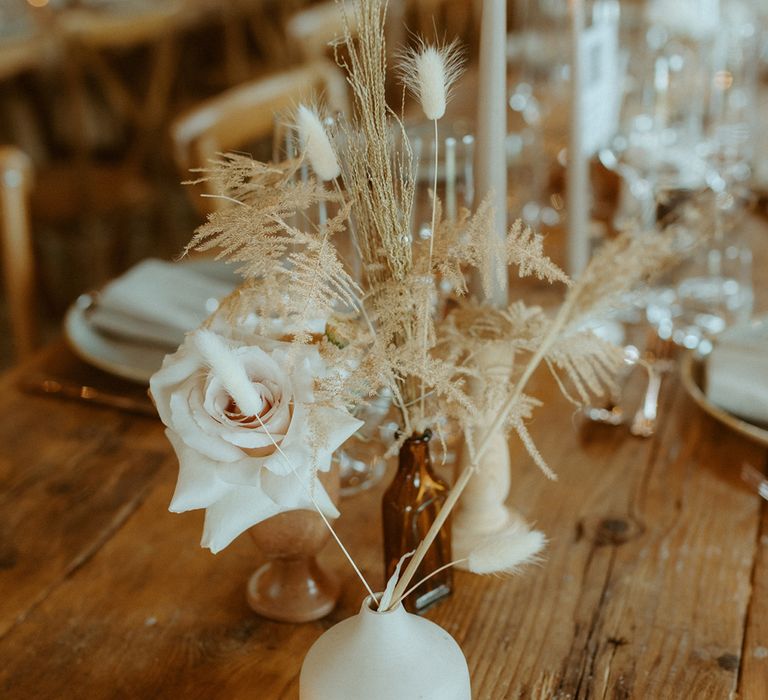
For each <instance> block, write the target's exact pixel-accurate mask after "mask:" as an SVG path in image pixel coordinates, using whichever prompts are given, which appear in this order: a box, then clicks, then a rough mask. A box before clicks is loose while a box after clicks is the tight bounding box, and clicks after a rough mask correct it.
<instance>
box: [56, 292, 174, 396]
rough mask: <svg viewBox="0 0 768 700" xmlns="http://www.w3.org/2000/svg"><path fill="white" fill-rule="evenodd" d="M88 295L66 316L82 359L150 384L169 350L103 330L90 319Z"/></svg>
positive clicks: (73, 345) (71, 341)
mask: <svg viewBox="0 0 768 700" xmlns="http://www.w3.org/2000/svg"><path fill="white" fill-rule="evenodd" d="M89 305H90V297H89V296H88V295H83V296H81V297H80V298H79V299H78V300H77V302H75V304H74V305H73V306H71V307H70V309H69V311H67V315H66V316H65V317H64V336H65V337H66V339H67V342H68V343H69V346H70V347H71V348H72V351H73V352H74V353H75V355H77V356H78V357H79V358H80V359H81V360H83V361H85V362H87V363H88V364H91V365H93V366H94V367H98V368H99V369H101V370H104V371H105V372H109V373H110V374H114V375H116V376H118V377H122V378H123V379H129V380H131V381H133V382H138V383H141V384H148V383H149V378H150V377H151V376H152V375H153V374H154V373H155V372H156V371H157V370H158V369H160V365H161V364H162V363H163V358H164V357H165V355H166V353H167V352H172V350H170V349H169V350H163V349H162V348H159V347H152V346H146V345H141V344H140V343H132V342H130V341H128V340H123V339H120V338H115V337H110V336H106V335H103V334H102V333H99V332H98V331H97V330H96V329H95V328H94V327H93V326H92V325H91V324H90V323H89V321H88V318H87V314H86V310H87V308H88V306H89Z"/></svg>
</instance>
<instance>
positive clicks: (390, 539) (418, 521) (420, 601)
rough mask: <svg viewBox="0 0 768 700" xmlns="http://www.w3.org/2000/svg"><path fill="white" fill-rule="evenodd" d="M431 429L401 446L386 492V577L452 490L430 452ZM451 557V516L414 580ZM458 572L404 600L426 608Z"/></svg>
mask: <svg viewBox="0 0 768 700" xmlns="http://www.w3.org/2000/svg"><path fill="white" fill-rule="evenodd" d="M431 437H432V433H431V431H429V430H427V431H425V432H424V433H423V434H416V435H412V436H411V437H409V438H408V439H407V440H406V441H405V442H404V443H403V446H402V447H401V448H400V455H399V459H398V467H397V474H396V475H395V478H394V480H393V481H392V483H391V484H390V486H389V488H388V489H387V490H386V492H385V493H384V499H383V501H382V518H383V526H384V567H385V573H386V580H388V579H389V577H390V576H391V575H392V574H393V573H394V570H395V567H396V566H397V562H398V561H399V560H400V557H402V556H403V554H406V553H407V552H411V551H413V550H414V549H416V547H417V546H418V544H419V542H421V540H422V539H424V536H425V535H426V534H427V531H428V530H429V528H430V525H432V523H433V522H434V520H435V518H436V517H437V514H438V512H440V509H441V508H442V507H443V503H445V499H446V497H447V496H448V490H449V489H448V485H447V484H446V483H445V482H444V481H443V480H442V479H440V478H439V477H438V476H437V475H436V474H435V473H434V472H433V471H432V460H431V458H430V454H429V440H430V438H431ZM450 561H451V526H450V522H446V523H445V524H444V525H443V527H442V528H441V529H440V532H439V534H438V536H437V538H436V539H435V541H434V542H433V544H432V546H431V547H430V548H429V551H428V552H427V555H426V556H425V557H424V560H423V561H422V562H421V564H420V566H419V568H418V570H417V572H416V575H415V576H414V578H413V579H412V582H413V583H416V582H418V581H420V580H421V579H422V578H424V577H425V576H427V575H428V574H431V573H432V572H433V571H436V570H437V569H439V568H440V567H441V566H443V565H445V564H448V563H449V562H450ZM452 582H453V574H452V570H451V569H450V568H448V569H446V570H445V571H441V572H440V573H439V574H436V575H435V576H433V577H432V578H430V579H429V580H428V581H427V582H426V583H423V584H422V585H421V586H419V588H417V589H416V591H414V592H413V593H412V594H411V595H410V596H408V598H406V599H405V601H404V604H405V607H406V609H407V610H409V611H410V612H423V611H424V610H426V609H427V608H428V607H430V606H431V605H433V604H434V603H436V602H437V601H438V600H441V599H442V598H444V597H446V596H448V595H450V593H451V587H452Z"/></svg>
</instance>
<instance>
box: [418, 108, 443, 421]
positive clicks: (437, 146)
mask: <svg viewBox="0 0 768 700" xmlns="http://www.w3.org/2000/svg"><path fill="white" fill-rule="evenodd" d="M434 123H435V175H434V179H433V181H432V223H431V225H430V229H429V261H428V263H427V278H428V279H429V278H431V277H432V251H433V249H434V246H435V234H436V233H437V232H436V231H435V226H436V225H437V170H438V167H439V165H440V141H439V140H438V129H437V119H435V120H434ZM428 345H429V299H427V303H426V304H425V305H424V373H423V374H422V377H421V418H422V420H423V419H424V417H425V416H426V414H427V411H426V409H425V400H426V393H425V386H424V375H425V374H426V373H427V353H428V351H429V347H428Z"/></svg>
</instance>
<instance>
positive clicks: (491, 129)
mask: <svg viewBox="0 0 768 700" xmlns="http://www.w3.org/2000/svg"><path fill="white" fill-rule="evenodd" d="M480 24H481V26H480V74H479V76H478V96H477V102H478V107H477V129H476V130H477V137H476V140H475V178H476V185H475V203H476V204H480V202H482V201H483V200H484V199H485V198H486V197H487V196H488V195H489V194H490V193H493V197H494V200H493V203H494V209H495V212H496V218H495V225H494V227H493V230H492V231H489V235H493V236H498V237H500V238H502V239H503V238H505V237H506V233H507V154H506V138H507V0H483V11H482V20H481V23H480ZM474 287H475V290H477V289H478V287H479V285H477V284H475V285H474ZM488 301H490V302H491V303H492V304H494V305H495V306H498V307H504V306H506V305H507V278H506V276H505V277H504V278H503V279H500V280H499V279H497V280H496V281H495V284H494V287H493V293H492V295H491V298H490V299H488Z"/></svg>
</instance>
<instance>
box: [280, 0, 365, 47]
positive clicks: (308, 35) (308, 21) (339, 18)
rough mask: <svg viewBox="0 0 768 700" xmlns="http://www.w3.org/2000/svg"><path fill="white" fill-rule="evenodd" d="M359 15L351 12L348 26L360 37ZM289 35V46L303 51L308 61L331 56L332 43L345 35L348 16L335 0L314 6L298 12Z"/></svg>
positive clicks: (289, 23) (289, 25)
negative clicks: (345, 20) (345, 18)
mask: <svg viewBox="0 0 768 700" xmlns="http://www.w3.org/2000/svg"><path fill="white" fill-rule="evenodd" d="M356 23H357V16H356V13H355V12H353V11H350V12H348V13H347V25H348V27H349V30H350V32H351V33H352V35H353V36H356V35H357V24H356ZM285 34H286V37H287V38H288V42H289V45H290V46H291V47H292V48H294V49H295V50H297V51H300V52H301V55H302V57H303V58H304V60H314V59H318V58H323V57H324V56H327V55H328V54H329V52H330V44H331V42H333V40H334V39H338V38H340V37H342V36H343V34H344V14H343V13H342V11H341V9H340V8H339V5H338V3H336V2H335V0H326V2H321V3H318V4H317V5H312V6H310V7H307V8H305V9H303V10H299V11H298V12H295V13H294V14H293V15H292V16H291V17H290V18H289V19H288V21H287V22H286V25H285Z"/></svg>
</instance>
